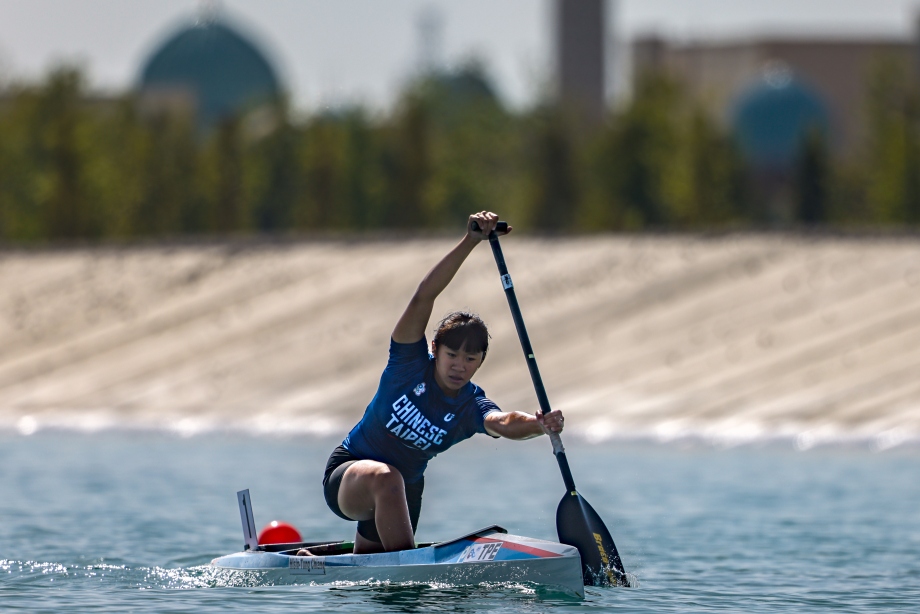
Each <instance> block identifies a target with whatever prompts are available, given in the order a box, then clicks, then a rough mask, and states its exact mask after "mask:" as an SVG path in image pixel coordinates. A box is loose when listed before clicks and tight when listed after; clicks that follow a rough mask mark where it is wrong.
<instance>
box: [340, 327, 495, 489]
mask: <svg viewBox="0 0 920 614" xmlns="http://www.w3.org/2000/svg"><path fill="white" fill-rule="evenodd" d="M493 411H499V408H498V406H497V405H495V403H493V402H492V401H491V400H489V399H488V398H487V397H486V393H485V391H483V389H482V388H480V387H479V386H477V385H476V384H474V383H472V382H467V384H466V385H465V386H464V387H463V388H461V389H460V391H459V392H458V394H457V396H456V397H449V396H447V395H445V394H444V392H443V391H442V390H441V388H440V386H438V384H437V382H436V381H435V379H434V357H433V356H431V355H430V354H429V353H428V343H427V341H426V340H425V339H424V338H422V339H421V340H419V341H417V342H415V343H396V342H395V341H393V340H392V339H391V340H390V359H389V361H388V362H387V366H386V369H384V371H383V375H382V376H381V377H380V385H379V386H378V388H377V394H376V395H374V398H373V400H372V401H371V402H370V405H368V406H367V409H366V410H365V412H364V417H363V418H362V419H361V421H360V422H359V423H358V424H357V425H356V426H355V427H354V428H353V429H352V430H351V432H350V433H348V436H347V437H345V440H344V441H343V442H342V445H343V446H345V448H347V449H348V451H349V452H351V453H352V454H354V455H355V456H357V457H359V458H362V459H369V460H375V461H379V462H383V463H388V464H390V465H393V466H394V467H396V468H397V469H399V472H400V473H401V474H402V476H403V479H405V481H406V483H407V484H411V483H413V482H417V481H418V480H420V479H421V478H422V475H423V474H424V472H425V468H426V467H427V466H428V461H429V460H431V459H432V458H434V457H435V456H437V455H438V454H439V453H441V452H443V451H444V450H446V449H448V448H450V447H451V446H453V445H454V444H457V443H459V442H461V441H463V440H464V439H469V438H470V437H472V436H473V435H474V434H476V433H486V429H485V422H484V421H485V417H486V415H488V414H489V413H491V412H493ZM486 434H488V433H486Z"/></svg>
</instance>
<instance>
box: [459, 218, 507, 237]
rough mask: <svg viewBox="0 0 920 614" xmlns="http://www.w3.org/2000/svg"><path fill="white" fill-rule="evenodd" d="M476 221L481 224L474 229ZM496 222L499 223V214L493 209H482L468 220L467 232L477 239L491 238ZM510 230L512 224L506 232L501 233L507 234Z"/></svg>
mask: <svg viewBox="0 0 920 614" xmlns="http://www.w3.org/2000/svg"><path fill="white" fill-rule="evenodd" d="M474 222H475V223H476V224H477V225H478V226H479V230H473V223H474ZM496 224H498V215H496V214H495V213H492V212H491V211H480V212H479V213H474V214H473V215H471V216H470V219H469V220H468V221H467V222H466V234H467V235H468V236H469V237H470V238H471V239H473V240H475V241H485V240H487V239H488V238H489V233H491V232H492V231H493V230H495V225H496ZM509 232H511V226H508V230H507V231H506V232H503V233H500V234H502V235H506V234H508V233H509Z"/></svg>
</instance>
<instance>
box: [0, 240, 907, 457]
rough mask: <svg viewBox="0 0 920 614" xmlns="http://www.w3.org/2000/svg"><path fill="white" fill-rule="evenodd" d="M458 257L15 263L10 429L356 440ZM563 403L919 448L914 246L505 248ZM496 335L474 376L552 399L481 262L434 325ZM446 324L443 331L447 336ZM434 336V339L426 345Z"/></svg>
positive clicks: (7, 350)
mask: <svg viewBox="0 0 920 614" xmlns="http://www.w3.org/2000/svg"><path fill="white" fill-rule="evenodd" d="M452 243H453V240H445V239H434V240H418V241H371V240H366V241H345V240H342V241H313V242H302V243H297V244H287V245H280V246H279V245H274V246H267V245H255V246H245V245H240V244H227V245H208V246H195V247H172V248H166V247H164V248H146V247H145V248H122V249H115V248H101V249H74V250H54V251H51V250H49V251H33V252H16V251H11V252H6V253H3V254H2V255H0V283H2V287H3V288H4V291H3V293H2V296H0V427H2V428H18V429H19V430H20V431H21V432H24V433H29V432H34V431H35V430H36V429H38V428H44V427H62V428H75V429H88V430H93V429H100V428H157V429H171V430H176V431H178V432H180V433H184V434H191V433H195V432H199V431H207V430H213V429H239V430H245V431H255V432H343V431H344V430H345V429H347V428H348V427H349V426H350V425H351V424H352V423H353V422H354V421H355V420H356V419H357V418H358V417H359V416H360V415H361V413H362V412H363V409H364V407H365V406H366V404H367V402H368V401H369V400H370V398H371V397H372V396H373V393H374V390H375V388H376V383H377V380H378V378H379V376H380V372H381V370H382V368H383V366H384V364H385V362H386V351H387V342H388V338H389V333H390V330H391V329H392V326H393V324H394V323H395V321H396V319H397V318H398V316H399V314H400V312H401V310H402V308H403V307H404V305H405V303H406V301H407V300H408V298H409V296H410V295H411V293H412V291H413V290H414V288H415V286H416V284H417V283H418V282H419V280H420V279H421V278H422V276H423V275H424V273H425V272H426V271H427V270H428V268H430V267H431V265H432V264H433V263H434V262H435V261H436V260H437V259H438V258H439V257H440V256H441V255H442V254H443V253H445V252H446V251H447V250H448V249H449V248H450V246H451V245H452ZM503 246H504V249H505V252H506V258H507V261H508V266H509V268H510V270H511V274H512V276H513V278H514V281H515V286H516V289H517V293H518V297H519V299H520V302H521V307H522V310H523V312H524V317H525V321H526V322H527V325H528V329H529V331H530V334H531V339H532V342H533V346H534V348H535V351H536V353H537V358H538V361H539V363H540V367H541V371H542V372H543V377H544V381H545V383H546V386H547V390H548V392H549V396H550V400H551V401H552V402H553V404H554V406H555V407H558V408H560V409H563V410H564V411H566V412H567V413H568V415H569V416H570V420H569V421H568V424H569V426H570V429H572V430H573V431H576V432H578V431H580V432H581V433H583V434H585V435H586V436H588V437H590V438H593V439H597V440H603V439H605V438H610V437H635V436H643V437H653V438H658V439H671V438H677V437H684V436H688V435H690V436H699V437H704V438H711V439H715V440H719V441H727V442H736V441H746V440H760V439H770V438H775V437H787V438H794V439H795V441H796V442H797V443H798V444H799V445H800V446H803V447H807V446H810V445H813V444H815V443H819V442H821V441H824V440H839V439H860V440H868V441H871V442H873V443H874V444H875V445H877V446H878V447H882V448H884V447H889V446H892V445H897V444H898V443H902V442H904V441H909V440H913V439H916V438H918V437H920V376H918V374H920V245H917V244H916V243H915V242H912V241H910V240H906V239H905V240H896V239H865V238H861V239H839V238H838V239H833V238H821V239H805V238H797V237H784V236H756V235H755V236H751V235H738V236H727V237H722V238H701V237H687V236H684V237H664V238H661V237H628V236H601V237H590V238H565V239H555V240H549V239H533V238H527V237H523V236H512V237H508V238H507V239H506V240H504V241H503ZM459 308H467V309H472V310H474V311H477V312H479V313H480V314H481V315H482V316H483V318H484V319H485V320H486V322H488V323H489V325H490V327H491V330H492V336H493V347H492V349H491V350H490V352H489V357H488V359H487V361H486V363H485V365H484V367H483V369H482V371H481V372H480V373H479V374H478V376H477V377H476V381H477V383H479V384H480V385H482V386H483V387H484V388H485V389H486V390H487V391H488V393H489V395H490V396H491V397H493V398H494V399H495V400H496V401H497V402H498V403H499V405H501V406H502V407H503V408H505V409H509V410H511V409H516V410H522V411H533V409H534V408H535V406H536V402H535V397H534V395H533V391H532V387H531V384H530V381H529V376H528V373H527V370H526V366H525V364H524V361H523V359H522V356H521V352H520V347H519V345H518V342H517V338H516V336H515V332H514V328H513V325H512V323H511V319H510V315H509V312H508V308H507V304H506V302H505V297H504V294H503V292H502V289H501V284H500V282H499V280H498V276H497V273H496V270H495V266H494V263H493V262H492V258H491V253H490V251H489V249H488V247H487V246H486V245H482V246H480V248H479V249H478V250H477V251H476V252H475V253H474V254H473V256H472V257H471V258H470V260H469V261H468V262H467V264H466V265H465V266H464V268H463V270H462V271H461V272H460V274H459V275H458V277H457V279H456V280H455V281H454V283H453V284H452V285H451V287H450V288H449V289H448V291H447V292H446V293H445V294H444V296H442V298H441V299H440V300H439V302H438V304H437V305H436V308H435V311H436V313H435V316H436V318H437V317H440V316H442V315H444V314H446V313H447V312H449V311H452V310H454V309H459ZM436 318H435V319H436ZM434 324H435V322H432V327H433V326H434Z"/></svg>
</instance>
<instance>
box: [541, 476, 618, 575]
mask: <svg viewBox="0 0 920 614" xmlns="http://www.w3.org/2000/svg"><path fill="white" fill-rule="evenodd" d="M556 532H557V533H558V534H559V541H560V542H562V543H563V544H568V545H570V546H575V547H576V548H577V549H578V553H579V554H580V555H581V570H582V573H583V574H584V577H585V584H586V585H587V586H629V580H628V579H627V577H626V571H625V570H624V569H623V563H622V561H620V554H619V553H618V552H617V547H616V546H615V545H614V543H613V537H611V535H610V531H608V530H607V527H606V526H605V525H604V521H603V520H601V518H600V516H598V515H597V512H595V511H594V508H592V507H591V505H590V504H589V503H588V502H587V501H585V499H584V498H583V497H582V496H581V495H579V494H578V493H577V492H575V491H571V492H569V493H567V494H566V495H565V496H564V497H563V498H562V501H560V502H559V507H558V508H557V509H556Z"/></svg>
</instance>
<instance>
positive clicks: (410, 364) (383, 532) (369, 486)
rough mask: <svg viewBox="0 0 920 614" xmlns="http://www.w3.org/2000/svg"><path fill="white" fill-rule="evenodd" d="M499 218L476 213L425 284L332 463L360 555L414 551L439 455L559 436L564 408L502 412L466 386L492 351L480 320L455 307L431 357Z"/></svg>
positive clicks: (327, 488)
mask: <svg viewBox="0 0 920 614" xmlns="http://www.w3.org/2000/svg"><path fill="white" fill-rule="evenodd" d="M474 222H475V223H476V224H477V225H478V228H479V230H478V231H476V230H473V228H474V224H473V223H474ZM497 222H498V216H497V215H495V214H494V213H489V212H486V211H483V212H482V213H477V214H474V215H471V216H470V219H469V221H468V222H467V229H466V235H465V236H464V237H463V239H462V240H461V241H460V243H458V244H457V246H456V247H454V248H453V249H452V250H451V251H450V252H449V253H448V254H447V255H446V256H444V257H443V258H442V259H441V261H440V262H438V263H437V264H436V265H435V266H434V268H433V269H431V271H429V272H428V274H427V275H426V276H425V278H424V279H423V280H422V282H421V283H420V284H419V286H418V289H417V290H416V291H415V294H414V295H413V296H412V298H411V300H410V301H409V305H408V306H407V307H406V310H405V311H404V312H403V314H402V316H401V317H400V318H399V321H398V322H397V323H396V328H394V329H393V334H392V337H391V339H390V358H389V361H388V362H387V366H386V369H384V371H383V375H382V376H381V378H380V384H379V386H378V388H377V394H376V395H374V398H373V400H372V401H371V403H370V405H368V406H367V410H366V411H365V412H364V417H363V418H362V419H361V421H360V422H359V423H358V424H357V425H356V426H355V427H354V428H353V429H352V430H351V432H350V433H348V436H346V437H345V440H344V441H343V442H342V445H340V446H339V447H337V448H336V449H335V450H334V451H333V452H332V455H331V456H330V457H329V461H328V463H327V464H326V473H325V476H324V477H323V490H324V494H325V497H326V503H327V504H328V505H329V507H330V509H332V511H333V512H335V513H336V514H337V515H338V516H340V517H342V518H344V519H346V520H352V521H358V531H357V535H356V536H355V549H354V551H355V553H372V552H381V551H393V550H404V549H408V548H414V547H415V529H416V526H417V525H418V518H419V512H420V511H421V507H422V490H423V489H424V486H425V479H424V472H425V468H426V467H427V466H428V461H429V460H431V459H432V458H434V457H435V456H436V455H437V454H438V453H440V452H443V451H444V450H446V449H448V448H449V447H451V446H453V445H454V444H456V443H459V442H461V441H463V440H464V439H468V438H470V437H472V436H473V435H474V434H476V433H485V434H487V435H491V436H492V437H506V438H508V439H530V438H531V437H536V436H538V435H542V434H544V433H549V432H556V433H559V432H561V431H562V428H563V418H562V413H561V412H559V411H558V410H554V411H552V412H550V413H549V414H547V415H546V416H543V415H542V414H541V413H540V411H539V410H537V413H536V415H535V416H532V415H530V414H525V413H522V412H503V411H501V410H500V409H499V408H498V406H497V405H496V404H495V403H493V402H492V401H491V400H490V399H488V398H487V397H486V396H485V392H484V391H483V390H482V388H479V387H478V386H476V385H475V384H473V383H472V382H471V381H470V379H471V378H472V377H473V374H475V373H476V371H477V370H478V369H479V367H480V366H481V365H482V361H483V360H484V359H485V357H486V352H487V351H488V349H489V332H488V330H487V329H486V325H485V324H484V323H483V321H482V320H481V319H480V318H479V316H477V315H474V314H470V313H465V312H459V311H458V312H455V313H452V314H450V315H449V316H447V317H446V318H444V320H442V321H441V323H440V325H439V326H438V329H437V331H436V332H435V336H434V339H433V340H432V342H431V354H430V355H429V353H428V344H427V342H426V339H425V329H426V328H427V327H428V320H429V318H430V317H431V311H432V308H433V307H434V301H435V299H436V298H437V297H438V295H439V294H441V292H442V291H443V290H444V289H445V288H446V287H447V285H448V284H449V283H450V281H451V280H452V279H453V278H454V275H455V274H456V273H457V271H458V270H459V269H460V265H462V264H463V261H464V260H466V258H467V256H469V255H470V253H471V252H472V251H473V248H475V247H476V245H478V244H479V243H480V242H481V241H483V240H486V239H488V237H489V233H490V232H492V230H494V229H495V225H496V223H497ZM508 232H511V227H508ZM304 554H308V553H306V552H304Z"/></svg>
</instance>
